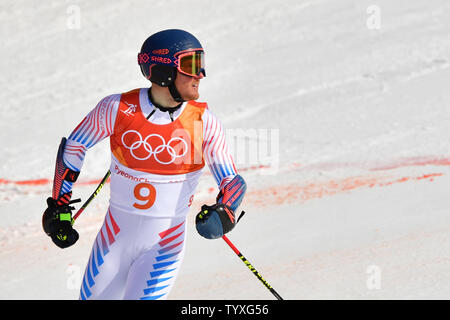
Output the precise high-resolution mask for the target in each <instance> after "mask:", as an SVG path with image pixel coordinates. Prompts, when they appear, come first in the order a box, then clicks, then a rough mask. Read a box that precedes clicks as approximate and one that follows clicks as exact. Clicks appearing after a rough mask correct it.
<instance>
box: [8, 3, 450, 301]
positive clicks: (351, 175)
mask: <svg viewBox="0 0 450 320" xmlns="http://www.w3.org/2000/svg"><path fill="white" fill-rule="evenodd" d="M373 5H375V6H376V7H375V12H376V10H377V9H379V11H378V13H379V18H380V20H379V27H380V28H379V29H377V28H375V29H373V28H371V27H372V26H373V25H372V24H371V23H370V22H372V21H373V20H372V19H373V18H374V17H375V18H376V16H374V11H373V9H374V7H373ZM77 13H79V16H77ZM77 17H79V24H77V21H78V20H77ZM449 17H450V3H449V2H448V1H445V0H412V1H411V0H410V1H406V0H397V1H387V0H378V1H376V3H374V2H373V1H367V0H362V1H360V0H339V1H332V0H316V1H303V0H301V1H300V0H296V1H294V0H284V1H273V0H272V1H267V0H251V1H245V2H243V1H237V0H231V1H220V2H219V1H200V0H193V1H189V2H186V1H181V0H169V1H162V0H160V1H146V2H145V4H144V2H143V1H137V0H134V1H114V2H111V1H104V0H96V1H81V0H67V1H47V0H46V1H40V2H35V1H31V0H24V1H12V0H3V1H2V2H1V3H0V24H1V28H0V35H1V38H2V50H1V52H0V69H1V70H2V72H1V76H0V86H1V87H2V88H3V90H2V91H1V92H0V98H1V101H2V102H3V103H2V104H1V105H0V125H1V128H2V130H1V131H0V143H1V145H2V146H3V148H2V151H3V152H2V154H1V156H0V159H1V162H0V217H1V219H0V299H76V298H78V287H79V282H80V281H81V276H82V273H83V272H84V268H85V264H86V262H87V259H88V257H89V253H90V249H91V246H92V242H93V240H94V237H95V235H96V232H97V230H98V228H99V227H100V225H101V223H102V219H103V217H104V214H105V211H106V208H107V203H108V189H109V186H108V185H106V186H105V188H104V190H102V192H101V193H100V195H99V196H98V199H95V202H93V203H92V204H91V205H90V207H89V208H88V209H87V210H86V211H85V212H84V213H83V216H82V217H81V218H80V219H79V220H78V221H77V224H78V226H77V230H78V231H79V232H80V235H81V238H80V240H79V242H78V243H77V244H76V245H75V246H73V247H71V248H68V249H65V250H60V249H58V248H57V247H55V246H54V245H53V244H52V243H51V241H50V239H49V238H48V237H46V236H45V235H44V234H43V232H42V230H41V225H40V223H41V222H40V219H41V215H42V212H43V210H44V209H45V199H46V197H48V196H49V195H50V192H51V179H52V176H53V170H54V160H55V157H56V151H57V147H58V145H59V141H60V139H61V137H62V136H67V135H68V134H69V133H70V131H71V130H72V129H73V128H74V126H75V125H76V124H77V123H78V122H79V121H81V119H82V118H83V117H84V115H85V114H86V113H87V112H89V110H90V109H91V108H93V107H94V106H95V104H96V103H97V102H98V101H99V100H100V99H101V98H102V97H104V96H106V95H108V94H111V93H119V92H125V91H127V90H129V89H133V88H137V87H145V86H148V83H147V81H146V80H145V79H144V78H143V77H142V75H141V74H140V71H139V68H138V66H137V63H136V54H137V52H138V50H139V49H140V45H141V44H142V42H143V40H145V38H146V37H147V36H148V35H150V34H152V33H154V32H156V31H159V30H161V29H166V28H182V29H186V30H189V31H190V32H192V33H193V34H195V35H196V36H198V38H199V39H200V40H201V42H202V44H203V45H204V47H205V49H206V51H207V58H206V59H207V60H206V62H207V72H208V73H207V75H208V76H207V78H205V79H204V80H202V83H201V88H200V89H201V100H204V101H208V103H209V105H210V108H211V109H212V110H213V112H214V113H215V114H217V115H218V117H219V118H221V119H222V121H223V123H224V126H225V127H226V128H227V134H228V135H229V138H230V139H231V140H233V141H236V143H235V148H234V149H233V150H235V158H236V162H237V165H238V168H240V169H241V174H242V175H243V176H244V178H245V179H246V181H247V182H248V194H247V196H246V198H245V200H244V203H243V206H242V209H243V210H245V211H246V212H247V214H246V215H245V217H244V218H243V220H242V221H241V222H240V223H239V225H238V226H237V227H236V229H235V230H233V232H231V233H230V236H229V238H230V239H231V241H233V242H234V243H235V245H236V246H237V247H238V248H239V249H240V250H241V251H242V253H243V254H244V256H246V257H247V258H248V259H249V261H250V262H251V263H252V264H253V265H254V266H255V267H256V269H257V270H258V271H259V272H260V273H261V274H262V275H263V277H264V278H265V279H266V280H267V281H268V282H269V283H270V284H271V285H272V286H273V287H274V288H275V289H276V290H277V291H278V292H279V293H280V294H281V295H282V296H283V297H284V298H285V299H431V298H433V299H448V298H449V292H450V276H449V274H450V272H449V271H450V254H449V252H450V250H449V249H450V217H449V214H448V213H449V209H448V208H449V207H450V197H449V196H448V194H449V192H450V191H449V190H450V167H449V165H450V143H449V139H448V137H449V136H450V112H449V105H450V91H449V90H448V83H450V38H449V36H448V34H449V32H450V19H449ZM368 22H369V23H368ZM235 136H238V137H241V138H242V136H244V137H248V141H247V142H248V145H244V147H242V146H243V145H242V141H241V144H239V143H238V141H239V140H238V138H236V139H234V138H235ZM255 145H256V146H257V149H252V148H253V147H255ZM108 147H109V144H108V142H107V141H103V142H101V143H100V144H99V145H98V146H96V147H95V148H94V149H92V150H90V151H89V152H88V154H87V158H86V161H85V165H84V167H83V171H82V173H81V175H80V178H79V181H78V182H77V184H76V185H75V189H74V197H82V199H87V197H88V196H89V195H90V193H91V192H92V191H93V189H94V188H95V186H96V181H98V180H99V179H101V177H103V175H104V173H105V172H106V170H107V168H108V163H109V153H108ZM261 148H262V149H261ZM264 148H268V152H266V153H262V154H261V152H260V150H265V149H264ZM255 150H257V151H255ZM257 152H260V154H259V155H258V156H255V154H256V153H257ZM264 155H265V156H264ZM211 188H215V185H214V182H213V179H212V177H211V176H210V174H209V173H208V172H206V171H205V174H204V176H203V177H202V178H201V182H200V185H199V188H198V195H197V197H196V200H195V202H194V205H193V209H192V211H191V213H190V216H189V224H190V230H189V233H188V240H187V254H186V257H185V262H184V264H183V267H182V269H181V272H180V275H179V278H178V282H177V283H176V285H175V288H174V289H173V291H172V293H171V295H170V297H169V298H170V299H272V298H273V296H272V295H271V294H270V292H268V290H266V289H265V288H264V287H263V286H262V285H261V284H260V283H259V282H258V281H257V280H256V278H255V277H254V276H253V275H251V273H250V272H249V271H248V269H247V268H246V267H245V266H244V264H243V263H242V262H241V261H240V260H239V259H238V258H237V257H236V256H235V255H234V253H233V252H232V251H231V250H230V249H229V248H228V246H227V245H226V244H225V243H224V242H223V241H221V240H217V241H206V240H204V239H202V238H200V236H198V235H197V234H196V233H195V228H193V218H194V217H195V213H196V210H198V208H199V207H200V205H201V204H202V203H204V202H208V203H210V202H211V201H213V199H214V195H215V193H216V191H215V189H211ZM212 190H213V191H212Z"/></svg>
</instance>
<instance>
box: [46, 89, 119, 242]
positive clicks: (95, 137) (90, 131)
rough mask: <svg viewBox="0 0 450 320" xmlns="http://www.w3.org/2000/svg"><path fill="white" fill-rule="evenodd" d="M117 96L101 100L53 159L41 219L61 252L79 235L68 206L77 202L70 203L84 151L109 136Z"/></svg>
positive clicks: (63, 140)
mask: <svg viewBox="0 0 450 320" xmlns="http://www.w3.org/2000/svg"><path fill="white" fill-rule="evenodd" d="M119 101H120V95H112V96H108V97H106V98H104V99H102V100H101V101H100V102H99V103H98V104H97V106H96V107H95V108H94V109H93V110H92V111H91V112H90V113H89V114H88V115H87V116H86V117H85V118H84V119H83V121H82V122H81V123H80V124H79V125H78V126H77V127H76V128H75V130H74V131H73V132H72V133H71V134H70V136H69V138H68V139H66V138H62V140H61V143H60V145H59V148H58V154H57V156H56V165H55V175H54V181H53V190H52V197H50V198H48V199H47V206H48V207H47V209H46V210H45V212H44V214H43V216H42V227H43V229H44V231H45V233H46V234H47V235H48V236H50V237H51V238H52V241H53V242H54V243H55V244H56V245H57V246H58V247H60V248H66V247H69V246H71V245H73V244H74V243H75V242H76V241H77V240H78V237H79V236H78V233H77V231H76V230H74V229H73V228H72V224H73V218H72V210H73V209H74V208H73V207H71V206H70V205H71V204H72V203H75V202H78V201H79V200H72V201H71V197H72V186H73V184H74V183H75V181H76V180H77V178H78V175H79V173H80V170H81V167H82V165H83V161H84V157H85V154H86V151H87V150H88V149H89V148H91V147H92V146H94V145H95V144H97V143H98V142H100V141H101V140H103V139H104V138H106V137H108V136H110V135H111V134H112V132H113V130H114V122H115V118H116V113H117V110H118V105H119Z"/></svg>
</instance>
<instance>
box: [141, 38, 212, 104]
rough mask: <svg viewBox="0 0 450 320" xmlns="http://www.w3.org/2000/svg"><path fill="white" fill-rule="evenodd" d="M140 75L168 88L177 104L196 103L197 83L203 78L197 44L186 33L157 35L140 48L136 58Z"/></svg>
mask: <svg viewBox="0 0 450 320" xmlns="http://www.w3.org/2000/svg"><path fill="white" fill-rule="evenodd" d="M138 63H139V65H140V67H141V71H142V74H143V75H144V77H146V78H147V79H148V80H150V81H151V82H152V84H153V85H156V86H160V87H167V88H168V90H169V92H170V95H171V96H172V98H173V99H174V100H175V101H176V102H182V101H187V100H196V99H198V97H199V92H198V87H199V83H200V79H202V78H203V77H205V76H206V71H205V57H204V51H203V47H202V45H201V44H200V42H199V41H198V40H197V38H195V37H194V36H193V35H192V34H190V33H189V32H186V31H183V30H179V29H169V30H163V31H160V32H157V33H155V34H153V35H151V36H150V37H148V38H147V40H145V41H144V43H143V44H142V48H141V51H140V52H139V54H138Z"/></svg>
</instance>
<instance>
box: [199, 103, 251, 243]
mask: <svg viewBox="0 0 450 320" xmlns="http://www.w3.org/2000/svg"><path fill="white" fill-rule="evenodd" d="M203 123H204V126H203V131H204V132H203V136H204V142H203V152H204V156H205V159H206V162H207V163H208V166H209V169H210V170H211V173H212V174H213V176H214V178H215V180H216V183H217V185H218V186H219V194H218V195H217V197H216V204H214V205H212V206H207V205H203V206H202V210H201V211H200V213H199V214H198V215H197V217H196V227H197V231H198V232H199V233H200V235H202V236H203V237H205V238H207V239H216V238H219V237H221V236H223V235H224V234H225V233H227V232H229V231H231V230H232V229H233V228H234V226H235V225H236V223H237V221H236V219H235V216H234V212H235V211H236V210H237V208H238V207H239V205H240V204H241V202H242V200H243V198H244V195H245V192H246V190H247V184H246V183H245V180H244V179H243V178H242V177H241V176H240V175H239V174H237V170H236V167H235V165H234V162H233V159H232V156H231V153H230V151H229V148H228V144H227V141H226V137H225V133H224V130H223V127H222V125H221V123H220V121H219V120H218V119H217V118H216V117H215V116H214V115H213V114H212V113H211V112H210V111H209V110H205V113H204V115H203Z"/></svg>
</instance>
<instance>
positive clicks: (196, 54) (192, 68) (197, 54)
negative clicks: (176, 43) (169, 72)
mask: <svg viewBox="0 0 450 320" xmlns="http://www.w3.org/2000/svg"><path fill="white" fill-rule="evenodd" d="M177 58H178V66H177V69H178V71H179V72H181V73H184V74H185V75H188V76H191V77H192V76H197V77H198V76H199V75H200V73H203V76H205V77H206V71H205V53H204V52H203V51H190V52H186V53H182V54H180V55H179V56H178V57H177Z"/></svg>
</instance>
